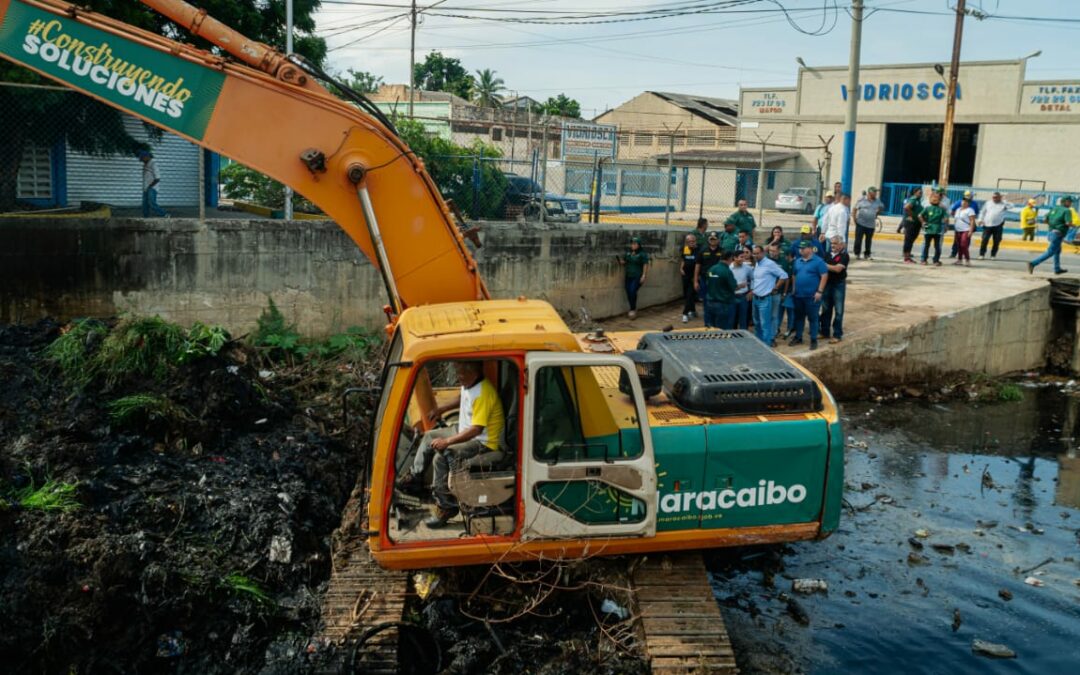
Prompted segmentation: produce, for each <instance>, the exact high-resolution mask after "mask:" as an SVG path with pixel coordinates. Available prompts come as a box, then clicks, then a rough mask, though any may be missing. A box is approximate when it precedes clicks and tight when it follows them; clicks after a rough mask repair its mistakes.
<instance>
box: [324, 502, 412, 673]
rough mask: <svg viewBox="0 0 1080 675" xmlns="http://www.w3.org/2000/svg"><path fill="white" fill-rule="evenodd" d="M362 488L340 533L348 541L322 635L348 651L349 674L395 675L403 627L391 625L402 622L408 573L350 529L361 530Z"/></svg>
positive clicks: (326, 606)
mask: <svg viewBox="0 0 1080 675" xmlns="http://www.w3.org/2000/svg"><path fill="white" fill-rule="evenodd" d="M358 492H359V491H357V492H354V494H353V497H352V498H351V499H350V500H349V504H348V505H346V507H345V513H346V518H345V519H344V520H345V522H343V524H342V529H341V531H340V533H341V534H342V535H343V537H342V540H343V541H345V542H348V544H347V548H346V549H345V550H344V551H338V553H337V555H335V558H334V570H333V572H332V573H331V575H330V586H329V588H328V589H327V591H326V596H325V597H324V598H323V603H322V624H323V629H322V632H321V634H320V636H319V637H320V640H321V641H322V642H324V643H332V644H335V645H337V646H338V647H339V648H340V649H341V650H342V651H343V652H344V653H345V654H346V657H347V658H346V662H347V664H348V665H349V667H348V669H347V670H346V672H353V673H372V674H384V673H385V674H387V675H392V674H393V673H397V672H398V630H397V628H396V627H392V626H389V625H390V624H396V623H397V622H399V621H401V615H402V611H403V610H404V608H405V600H406V597H407V595H408V573H407V572H404V571H401V570H386V569H383V568H381V567H379V565H378V564H377V563H376V562H375V559H374V558H373V557H372V556H371V551H370V550H369V549H368V546H367V542H366V541H364V540H363V539H362V538H361V536H360V535H359V533H358V532H350V530H358V529H359V527H358V525H359V522H360V520H359V519H358V517H357V514H361V513H362V508H363V507H362V505H361V504H360V496H359V494H357V493H358ZM350 514H351V515H352V517H351V518H350ZM349 521H352V522H351V523H350V522H349ZM376 631H377V632H376ZM361 641H362V642H361ZM332 672H340V670H338V669H335V670H334V671H332Z"/></svg>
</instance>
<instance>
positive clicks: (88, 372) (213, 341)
mask: <svg viewBox="0 0 1080 675" xmlns="http://www.w3.org/2000/svg"><path fill="white" fill-rule="evenodd" d="M228 341H229V334H228V332H227V331H226V330H225V329H224V328H222V327H220V326H206V325H204V324H202V323H198V322H196V323H195V324H194V325H192V327H191V328H190V329H189V330H187V331H185V330H184V329H183V328H181V327H180V326H178V325H176V324H174V323H170V322H168V321H165V320H164V319H162V318H161V317H159V316H153V317H131V318H127V319H124V320H122V321H121V322H120V323H118V324H117V325H116V326H115V327H114V328H113V329H112V330H109V329H108V328H107V327H106V326H105V325H104V324H103V323H101V322H100V321H95V320H93V319H81V320H78V321H75V322H73V323H72V324H71V328H70V329H69V330H67V331H66V332H65V333H64V334H63V335H61V336H60V337H59V338H57V339H56V340H54V341H53V342H52V344H50V345H49V346H48V347H47V348H46V350H45V355H46V356H47V357H48V358H49V359H50V360H51V361H52V362H53V363H55V364H56V366H57V367H58V368H59V369H60V372H61V373H63V375H64V377H65V378H67V380H68V381H69V382H72V383H74V384H76V385H77V386H85V385H86V384H88V383H89V382H91V381H92V380H94V379H95V378H97V377H99V376H100V377H102V378H103V379H104V380H105V383H106V384H107V385H109V386H112V385H114V384H115V383H116V382H117V381H119V380H120V379H121V378H124V377H128V376H131V375H144V376H150V377H153V378H154V379H156V380H162V379H164V378H165V376H166V375H168V373H169V372H170V371H171V370H172V369H173V368H175V367H176V366H179V365H181V364H184V363H187V362H189V361H192V360H195V359H198V358H201V357H205V356H214V355H216V354H217V353H218V352H219V351H221V349H222V348H223V347H224V346H225V344H226V343H228ZM99 345H100V346H99Z"/></svg>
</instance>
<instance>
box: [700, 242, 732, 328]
mask: <svg viewBox="0 0 1080 675" xmlns="http://www.w3.org/2000/svg"><path fill="white" fill-rule="evenodd" d="M733 257H734V254H733V253H731V252H730V251H724V252H723V253H722V254H721V256H720V260H719V261H717V263H716V264H715V265H713V266H711V267H709V271H708V272H706V273H705V277H704V280H705V327H706V328H721V329H723V330H731V327H732V325H734V323H735V318H734V315H735V286H736V285H737V284H736V283H735V275H734V274H732V273H731V268H730V267H729V266H728V265H730V264H731V259H732V258H733Z"/></svg>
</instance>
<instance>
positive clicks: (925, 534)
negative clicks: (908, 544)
mask: <svg viewBox="0 0 1080 675" xmlns="http://www.w3.org/2000/svg"><path fill="white" fill-rule="evenodd" d="M915 536H916V537H918V538H919V539H926V538H927V537H929V536H930V530H923V529H919V530H915Z"/></svg>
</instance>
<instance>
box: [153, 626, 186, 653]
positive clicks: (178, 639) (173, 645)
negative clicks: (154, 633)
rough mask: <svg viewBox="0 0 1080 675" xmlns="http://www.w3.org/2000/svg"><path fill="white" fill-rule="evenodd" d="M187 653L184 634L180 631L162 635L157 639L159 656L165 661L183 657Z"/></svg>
mask: <svg viewBox="0 0 1080 675" xmlns="http://www.w3.org/2000/svg"><path fill="white" fill-rule="evenodd" d="M184 651H185V645H184V634H183V633H181V632H180V631H178V630H171V631H169V632H168V633H162V634H161V635H159V636H158V639H157V655H158V656H160V657H161V658H163V659H172V658H176V657H177V656H182V655H183V653H184Z"/></svg>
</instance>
